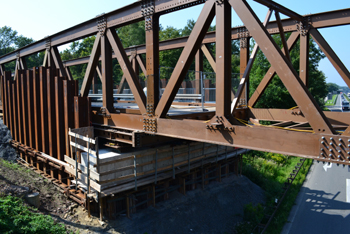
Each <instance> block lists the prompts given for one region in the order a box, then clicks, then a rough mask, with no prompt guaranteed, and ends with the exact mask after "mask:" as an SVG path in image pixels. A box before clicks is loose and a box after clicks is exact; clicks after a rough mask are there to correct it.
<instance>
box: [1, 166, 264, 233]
mask: <svg viewBox="0 0 350 234" xmlns="http://www.w3.org/2000/svg"><path fill="white" fill-rule="evenodd" d="M32 192H39V193H40V201H41V205H40V207H39V211H40V212H42V213H44V214H50V215H51V216H52V217H53V218H54V219H55V220H57V222H61V223H64V224H65V225H66V228H67V230H68V231H74V232H75V233H82V234H84V233H127V234H128V233H132V234H135V233H140V234H146V233H147V234H151V233H169V234H172V233H174V234H175V233H234V228H235V225H236V224H237V223H238V222H241V221H242V220H243V209H244V205H245V204H248V203H250V202H252V203H253V204H257V203H264V201H265V196H264V191H263V190H262V189H261V188H260V187H258V186H257V185H255V184H254V183H252V182H251V181H250V180H249V179H247V178H246V177H244V176H235V175H232V176H230V177H228V178H224V179H223V180H222V182H211V183H210V184H208V185H206V187H205V189H204V190H202V189H196V190H193V191H188V192H187V193H186V196H184V195H182V194H181V193H179V192H177V191H174V192H172V193H171V194H170V199H169V200H166V201H163V202H159V203H157V204H156V207H152V206H151V207H148V208H147V209H143V210H138V211H137V212H136V213H135V214H132V216H131V219H129V218H127V217H125V215H120V216H117V217H116V219H113V220H107V219H105V220H104V221H105V224H103V225H101V224H100V223H99V221H98V215H97V214H96V215H95V216H92V218H89V217H88V216H87V212H86V210H85V209H84V208H83V207H80V206H78V205H77V204H76V203H75V202H73V201H72V200H70V199H68V198H67V197H65V195H64V194H63V193H61V192H60V191H59V190H58V189H57V187H56V186H55V185H54V184H53V183H51V182H50V181H49V180H47V179H45V178H43V177H42V176H40V175H38V174H36V173H35V172H33V171H31V170H30V169H27V168H26V167H24V166H22V165H21V168H20V169H16V170H13V169H10V168H8V167H6V166H4V164H3V162H1V161H0V193H2V194H4V193H5V194H11V195H14V196H22V197H23V196H24V195H25V194H27V193H32Z"/></svg>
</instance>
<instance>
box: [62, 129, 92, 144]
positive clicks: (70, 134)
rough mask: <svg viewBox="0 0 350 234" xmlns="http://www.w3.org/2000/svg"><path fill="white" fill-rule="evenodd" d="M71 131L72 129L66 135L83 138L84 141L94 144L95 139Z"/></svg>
mask: <svg viewBox="0 0 350 234" xmlns="http://www.w3.org/2000/svg"><path fill="white" fill-rule="evenodd" d="M73 131H74V129H73V130H72V131H71V132H68V135H69V136H72V137H76V138H79V139H81V140H84V141H85V142H90V143H92V144H95V140H94V139H91V138H89V137H86V136H82V135H79V134H77V133H75V132H73Z"/></svg>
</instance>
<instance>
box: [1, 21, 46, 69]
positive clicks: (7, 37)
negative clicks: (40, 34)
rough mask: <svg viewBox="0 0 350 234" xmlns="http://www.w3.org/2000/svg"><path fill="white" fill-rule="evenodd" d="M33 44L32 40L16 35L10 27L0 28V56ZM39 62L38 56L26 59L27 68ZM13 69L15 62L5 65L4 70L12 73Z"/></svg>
mask: <svg viewBox="0 0 350 234" xmlns="http://www.w3.org/2000/svg"><path fill="white" fill-rule="evenodd" d="M33 42H34V40H33V39H32V38H28V37H25V36H22V35H18V32H17V31H16V30H13V29H12V28H11V27H8V26H4V27H2V28H0V56H2V55H5V54H7V53H10V52H12V51H14V50H16V49H19V48H21V47H23V46H26V45H28V44H31V43H33ZM39 60H40V55H39V54H37V55H34V56H31V57H29V58H27V64H28V67H31V66H37V64H38V61H39ZM14 69H15V62H10V63H7V64H5V70H7V71H11V70H12V71H13V70H14Z"/></svg>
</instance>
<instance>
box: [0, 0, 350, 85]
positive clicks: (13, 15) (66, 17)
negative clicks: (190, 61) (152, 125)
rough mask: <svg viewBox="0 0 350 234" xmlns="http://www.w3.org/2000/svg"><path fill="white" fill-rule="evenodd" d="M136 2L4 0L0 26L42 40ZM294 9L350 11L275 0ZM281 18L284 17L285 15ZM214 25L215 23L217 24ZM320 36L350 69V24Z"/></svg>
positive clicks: (179, 22)
mask: <svg viewBox="0 0 350 234" xmlns="http://www.w3.org/2000/svg"><path fill="white" fill-rule="evenodd" d="M133 2H136V1H135V0H128V1H125V0H100V1H97V0H70V1H68V0H60V1H47V0H31V1H28V0H17V1H3V2H2V3H1V9H2V10H1V14H0V27H3V26H5V25H7V26H10V27H12V29H14V30H17V31H18V33H19V34H22V35H23V36H26V37H31V38H33V39H34V40H40V39H42V38H44V37H46V36H48V35H52V34H55V33H57V32H59V31H62V30H64V29H67V28H70V27H72V26H74V25H76V24H79V23H82V22H84V21H86V20H89V19H91V18H94V17H95V16H96V15H99V14H101V13H108V12H110V11H113V10H115V9H118V8H120V7H123V6H125V5H128V4H130V3H133ZM276 2H278V3H279V4H281V5H284V6H285V7H287V8H290V9H291V10H293V11H295V12H297V13H299V14H301V15H304V14H310V13H319V12H325V11H333V10H338V9H343V8H350V2H349V0H333V1H319V0H293V1H291V0H276ZM248 3H249V4H250V5H251V7H252V8H253V9H254V10H255V12H256V14H257V15H258V16H259V18H260V19H262V20H263V19H264V17H265V14H266V12H267V8H266V7H265V6H262V5H260V4H258V3H256V2H254V1H252V0H248ZM201 8H202V5H199V6H195V7H192V8H189V9H186V10H181V11H178V12H174V13H170V14H168V15H164V16H162V17H161V18H160V23H161V24H162V26H163V27H166V26H173V27H175V28H182V27H184V26H185V25H186V22H187V20H189V19H194V20H196V19H197V17H198V15H199V13H200V10H201ZM282 18H285V17H283V16H282ZM214 23H215V22H214ZM237 25H242V23H241V21H240V20H239V18H238V17H237V16H235V13H234V11H233V18H232V26H237ZM320 32H321V34H322V35H323V36H324V37H325V38H326V40H327V41H328V43H329V44H330V45H331V46H332V48H333V50H334V51H335V52H336V53H337V55H338V56H339V57H340V59H341V60H342V61H343V63H344V64H345V66H346V67H347V68H348V69H350V56H349V54H350V48H349V47H348V46H347V41H348V38H350V25H347V26H340V27H335V28H327V29H321V30H320ZM320 70H322V71H323V72H324V73H325V74H326V77H327V82H334V83H337V84H338V85H341V86H343V85H345V83H344V81H343V80H342V78H341V77H340V76H339V75H338V73H337V71H336V70H335V69H334V68H333V66H332V65H331V64H330V62H329V61H328V59H323V60H322V61H321V63H320Z"/></svg>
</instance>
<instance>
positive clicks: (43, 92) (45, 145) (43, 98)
mask: <svg viewBox="0 0 350 234" xmlns="http://www.w3.org/2000/svg"><path fill="white" fill-rule="evenodd" d="M39 75H40V107H41V113H40V114H41V117H40V119H41V139H42V148H41V149H42V152H44V153H46V154H48V153H49V139H48V137H47V135H46V133H47V132H48V124H47V121H48V120H47V113H48V111H47V85H46V82H47V80H46V68H45V67H40V68H39ZM45 173H46V171H45Z"/></svg>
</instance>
